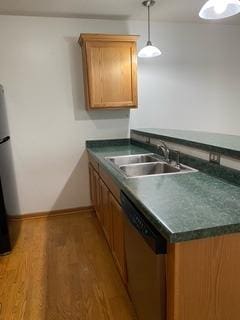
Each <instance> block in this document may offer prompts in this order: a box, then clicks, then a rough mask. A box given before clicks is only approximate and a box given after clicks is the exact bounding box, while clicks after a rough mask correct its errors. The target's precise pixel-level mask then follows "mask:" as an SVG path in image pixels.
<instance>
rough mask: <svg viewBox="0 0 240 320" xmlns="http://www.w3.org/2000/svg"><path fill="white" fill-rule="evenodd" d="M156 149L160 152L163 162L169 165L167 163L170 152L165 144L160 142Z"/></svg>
mask: <svg viewBox="0 0 240 320" xmlns="http://www.w3.org/2000/svg"><path fill="white" fill-rule="evenodd" d="M157 149H158V150H162V152H163V155H164V159H165V161H166V162H167V163H169V162H170V159H169V153H170V150H169V148H168V147H167V145H166V143H165V142H163V141H160V144H158V145H157Z"/></svg>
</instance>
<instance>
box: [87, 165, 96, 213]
mask: <svg viewBox="0 0 240 320" xmlns="http://www.w3.org/2000/svg"><path fill="white" fill-rule="evenodd" d="M88 171H89V186H90V199H91V202H92V205H93V207H95V203H94V197H95V195H94V191H95V190H94V182H93V179H94V176H93V167H92V166H91V164H90V163H89V164H88Z"/></svg>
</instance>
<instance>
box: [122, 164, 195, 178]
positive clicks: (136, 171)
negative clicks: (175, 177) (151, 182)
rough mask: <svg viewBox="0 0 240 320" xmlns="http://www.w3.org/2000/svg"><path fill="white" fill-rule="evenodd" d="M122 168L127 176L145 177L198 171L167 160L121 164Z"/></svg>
mask: <svg viewBox="0 0 240 320" xmlns="http://www.w3.org/2000/svg"><path fill="white" fill-rule="evenodd" d="M120 170H121V171H123V172H124V174H125V175H126V176H127V177H143V176H150V175H164V174H177V173H187V172H191V171H192V172H193V171H197V170H195V169H193V168H190V167H188V166H184V165H182V164H181V165H180V166H179V167H176V166H173V165H170V164H168V163H165V162H158V163H144V164H138V165H128V166H121V167H120Z"/></svg>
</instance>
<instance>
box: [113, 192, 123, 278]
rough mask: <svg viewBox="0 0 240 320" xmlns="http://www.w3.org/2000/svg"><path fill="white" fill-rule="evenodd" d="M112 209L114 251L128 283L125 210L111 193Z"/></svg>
mask: <svg viewBox="0 0 240 320" xmlns="http://www.w3.org/2000/svg"><path fill="white" fill-rule="evenodd" d="M109 204H110V210H111V214H112V253H113V257H114V259H115V262H116V264H117V267H118V269H119V272H120V274H121V276H122V279H123V281H124V282H125V283H126V281H127V279H126V278H127V277H126V260H125V246H124V223H123V215H124V213H123V211H122V208H121V206H120V204H119V203H118V202H117V201H116V200H115V198H114V197H113V196H112V195H111V194H110V201H109Z"/></svg>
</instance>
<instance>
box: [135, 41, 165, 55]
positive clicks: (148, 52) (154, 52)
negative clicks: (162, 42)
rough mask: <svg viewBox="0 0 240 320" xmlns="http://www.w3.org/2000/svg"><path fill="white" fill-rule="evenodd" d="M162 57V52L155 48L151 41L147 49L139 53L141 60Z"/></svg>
mask: <svg viewBox="0 0 240 320" xmlns="http://www.w3.org/2000/svg"><path fill="white" fill-rule="evenodd" d="M160 55H161V51H160V50H159V49H158V48H157V47H154V46H153V45H152V43H151V42H150V41H149V42H148V43H147V45H146V47H144V48H142V49H141V50H140V51H139V52H138V56H139V57H140V58H153V57H157V56H160Z"/></svg>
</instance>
